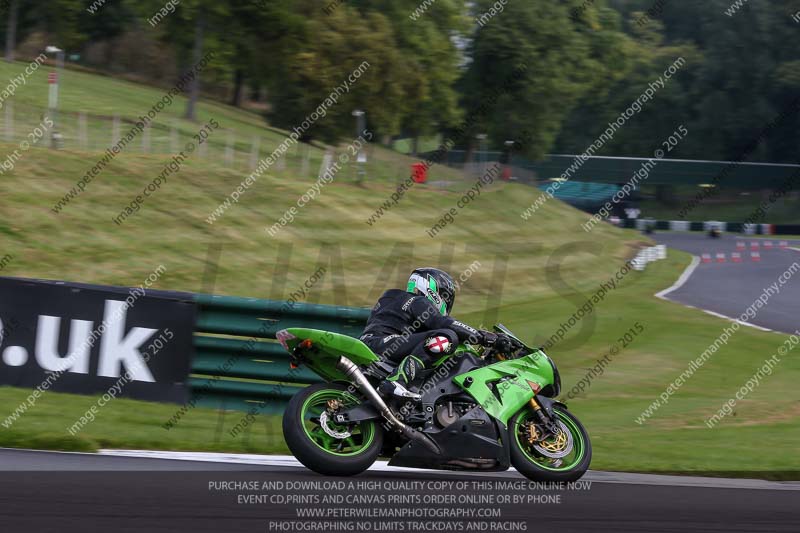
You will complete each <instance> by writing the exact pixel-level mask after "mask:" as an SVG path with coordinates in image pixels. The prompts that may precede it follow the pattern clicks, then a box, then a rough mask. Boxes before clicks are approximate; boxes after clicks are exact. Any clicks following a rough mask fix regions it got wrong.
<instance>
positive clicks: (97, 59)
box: [2, 0, 800, 162]
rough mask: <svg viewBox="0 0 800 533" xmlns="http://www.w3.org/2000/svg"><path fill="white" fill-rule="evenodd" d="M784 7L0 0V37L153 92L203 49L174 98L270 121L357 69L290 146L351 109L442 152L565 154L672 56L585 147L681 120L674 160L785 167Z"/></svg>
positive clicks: (789, 84)
mask: <svg viewBox="0 0 800 533" xmlns="http://www.w3.org/2000/svg"><path fill="white" fill-rule="evenodd" d="M798 8H800V6H798V5H796V3H794V2H792V1H790V0H762V1H759V2H738V3H735V2H733V0H704V1H703V2H687V1H684V0H561V1H553V0H525V1H521V0H474V1H470V0H426V1H425V2H423V1H422V0H323V1H319V0H249V1H248V0H242V1H236V2H216V1H212V0H179V1H178V0H170V1H169V2H165V1H164V0H106V1H104V0H94V1H93V2H89V1H88V0H46V1H45V0H30V1H24V2H21V1H19V0H11V1H9V2H4V3H3V9H4V10H5V13H4V16H6V18H7V19H8V23H7V24H6V25H4V27H3V28H2V31H3V32H4V36H3V42H6V36H7V35H8V33H9V32H10V31H11V30H12V27H13V28H14V32H15V37H14V39H13V41H14V42H15V46H14V48H15V49H16V52H17V58H18V59H19V58H25V57H27V56H29V55H36V53H38V52H37V50H38V51H41V49H42V48H43V47H44V45H46V44H56V45H58V46H60V47H62V48H64V49H66V50H67V55H68V58H70V56H71V61H72V62H75V63H79V64H82V65H83V66H88V67H91V68H98V69H101V70H105V71H111V72H116V73H121V74H125V75H129V76H134V77H136V78H137V79H143V80H146V81H149V82H152V83H159V84H164V85H167V84H169V83H171V82H173V81H174V79H176V78H177V77H178V76H179V75H180V74H181V72H183V71H185V70H186V69H187V68H189V67H191V65H192V63H193V59H194V58H197V57H201V55H202V53H205V52H207V51H210V50H213V51H214V52H215V56H214V60H213V62H212V64H211V66H210V67H209V68H208V69H206V70H205V71H204V72H203V76H202V80H201V83H200V85H199V86H197V87H192V88H191V89H190V90H191V91H193V92H194V94H199V93H200V92H202V93H203V94H206V95H208V96H211V97H216V98H219V99H225V100H227V101H229V102H230V103H231V104H232V105H237V106H238V105H244V104H246V103H256V104H258V105H260V108H261V109H263V110H264V113H265V118H266V119H267V120H268V121H269V122H270V123H271V124H273V125H275V126H279V127H283V128H287V129H291V128H292V127H294V126H297V125H299V124H300V123H302V121H303V120H304V119H305V118H306V117H308V116H309V115H310V114H311V113H312V112H313V111H314V110H315V109H317V108H318V107H319V105H320V104H321V103H322V102H323V101H324V100H325V99H326V97H328V96H329V95H330V94H331V92H332V91H333V90H334V89H335V87H336V86H338V85H340V84H342V83H343V82H344V81H345V80H346V79H347V78H348V75H350V73H351V72H353V70H354V69H356V68H357V67H358V65H362V64H364V62H367V63H368V64H369V68H367V69H366V70H365V72H364V73H363V75H362V76H360V77H359V78H358V80H357V81H354V82H353V83H351V84H350V86H349V88H348V90H347V92H346V94H342V95H341V97H340V98H338V100H337V102H335V104H334V105H332V106H330V107H329V108H328V109H327V110H326V113H325V116H324V117H322V118H319V119H318V120H317V121H316V122H314V124H313V125H312V126H311V127H310V128H309V130H308V131H307V132H306V136H305V137H306V138H308V137H311V138H315V139H320V140H323V141H328V142H332V141H336V140H339V139H343V138H345V139H346V138H349V137H351V136H353V134H354V132H355V130H354V128H355V121H354V119H353V116H352V111H353V110H355V109H362V110H364V111H365V112H366V121H367V125H368V127H369V128H370V130H372V131H373V132H374V133H375V137H374V138H375V139H378V140H383V141H386V140H388V139H390V138H392V137H397V136H404V137H411V138H415V139H416V138H418V137H423V136H430V135H433V134H437V133H442V134H444V135H447V134H448V132H452V131H459V132H461V135H460V136H459V138H457V139H453V142H455V144H456V146H457V147H459V148H465V149H471V148H473V147H474V143H475V135H477V134H479V133H486V134H488V137H489V144H490V146H491V147H492V148H494V149H502V147H503V145H504V142H506V141H508V140H515V141H517V142H518V146H519V147H520V150H521V152H522V153H523V154H524V155H526V156H528V157H532V158H538V157H541V156H542V155H543V154H545V153H548V152H560V153H564V152H570V153H580V152H582V151H583V150H585V149H586V148H587V146H589V145H590V144H591V143H592V142H593V141H594V140H596V139H597V138H598V137H599V136H600V135H601V133H602V132H603V131H604V130H605V129H606V127H607V125H608V123H609V122H610V121H613V120H615V119H616V118H617V117H618V116H619V115H620V113H622V112H623V111H625V110H626V109H627V108H628V107H629V106H630V105H631V103H632V102H634V101H635V100H637V98H638V97H639V96H640V95H641V94H642V93H643V92H644V91H645V90H646V89H647V88H648V87H650V86H652V84H653V83H655V82H656V81H657V80H658V79H659V77H660V76H662V75H663V73H664V71H665V70H666V69H667V68H669V67H670V65H672V64H673V63H674V62H675V61H676V60H678V59H682V60H683V63H682V64H681V66H680V68H679V69H677V71H676V73H675V74H674V76H672V77H671V78H670V79H669V80H668V82H667V83H665V84H664V85H663V87H661V88H659V89H658V91H656V94H655V95H654V96H653V97H652V99H650V100H649V101H648V102H647V103H646V104H645V105H643V106H642V109H641V111H638V112H637V113H636V114H635V115H634V116H632V117H630V119H629V120H627V122H626V124H625V126H624V127H623V128H620V130H619V131H618V132H617V133H616V135H614V137H613V139H611V140H610V141H608V142H607V143H605V145H604V146H603V147H602V149H601V150H600V152H598V153H599V155H626V156H646V155H649V154H651V153H652V151H653V148H654V147H656V146H658V142H659V141H660V140H662V139H663V138H665V137H666V136H668V135H669V134H670V133H671V132H672V131H674V130H675V128H676V127H678V126H679V125H684V126H685V127H686V128H687V129H688V131H689V132H690V134H689V135H688V137H687V138H686V139H684V140H683V141H682V142H681V144H680V146H679V147H678V148H677V150H676V152H674V153H673V154H671V155H673V156H676V157H687V158H702V159H728V160H736V159H740V158H746V159H747V160H751V161H780V162H795V161H796V159H797V156H796V149H797V146H798V143H799V142H800V127H798V126H800V121H799V120H798V113H797V108H798V107H799V106H798V103H797V101H796V99H797V98H798V97H800V46H798V44H800V14H798V13H797V11H798ZM160 10H161V11H162V16H161V17H159V20H158V22H157V23H156V24H152V20H153V17H154V16H156V15H157V14H158V13H159V11H160ZM12 13H13V16H12ZM34 52H35V53H34ZM6 55H7V57H8V50H7V54H6ZM521 67H522V68H521ZM520 72H522V74H521V75H515V77H514V79H513V80H509V76H511V75H512V74H514V73H517V74H519V73H520ZM192 100H194V99H192ZM190 105H193V104H190ZM187 116H189V117H192V116H193V109H192V108H190V109H187ZM754 143H755V144H754ZM753 146H755V148H754V149H752V147H753ZM746 147H749V148H746Z"/></svg>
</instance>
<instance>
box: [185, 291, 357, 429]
mask: <svg viewBox="0 0 800 533" xmlns="http://www.w3.org/2000/svg"><path fill="white" fill-rule="evenodd" d="M196 302H197V326H196V329H195V335H194V348H195V356H194V360H193V362H192V373H191V375H190V378H189V386H190V388H191V394H192V398H193V399H194V400H195V403H196V404H198V405H202V406H204V407H213V408H217V409H223V410H231V409H233V410H242V411H247V410H252V409H255V410H257V411H258V412H259V413H264V414H269V413H280V412H283V409H284V407H285V405H286V403H287V402H288V401H289V399H290V398H291V397H292V396H293V395H294V394H295V393H296V392H297V391H299V390H300V389H301V388H303V387H304V386H307V385H309V384H311V383H317V382H319V381H322V380H321V379H320V378H319V376H317V375H316V374H314V373H313V372H311V371H310V370H308V369H307V368H304V367H300V368H298V369H291V368H290V367H289V354H288V353H287V352H286V351H285V350H284V349H283V347H282V346H281V345H280V344H279V343H278V342H277V341H276V340H275V333H276V332H278V331H279V330H282V329H285V328H289V327H306V328H314V329H322V330H326V331H333V332H336V333H343V334H345V335H350V336H352V337H358V336H359V335H360V334H361V332H362V330H363V329H364V325H365V324H366V321H367V318H368V317H369V309H363V308H354V307H343V306H335V305H319V304H306V303H295V302H291V301H276V300H263V299H257V298H240V297H234V296H215V295H208V294H198V295H197V296H196Z"/></svg>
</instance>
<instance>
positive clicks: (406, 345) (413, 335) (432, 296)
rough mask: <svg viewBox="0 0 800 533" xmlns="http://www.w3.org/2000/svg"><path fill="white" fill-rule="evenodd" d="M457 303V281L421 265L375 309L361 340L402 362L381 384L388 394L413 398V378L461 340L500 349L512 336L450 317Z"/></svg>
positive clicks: (384, 355)
mask: <svg viewBox="0 0 800 533" xmlns="http://www.w3.org/2000/svg"><path fill="white" fill-rule="evenodd" d="M454 302H455V283H454V282H453V278H451V277H450V275H449V274H447V273H446V272H444V271H442V270H439V269H436V268H418V269H416V270H414V272H412V273H411V277H410V278H409V281H408V290H405V291H404V290H401V289H390V290H388V291H386V292H385V293H383V295H382V296H381V297H380V299H379V300H378V303H376V304H375V307H373V308H372V314H371V315H370V317H369V320H368V321H367V326H366V328H365V329H364V333H363V334H362V335H361V340H362V341H363V342H364V343H365V344H366V345H367V346H369V348H370V349H371V350H372V351H373V352H375V353H376V354H378V355H380V356H383V357H384V358H387V359H389V360H391V361H394V362H399V363H400V364H399V365H398V367H397V369H396V370H395V372H394V373H393V374H392V375H390V376H389V377H387V378H386V380H385V381H384V382H383V383H381V385H380V386H379V390H380V391H381V393H383V394H384V395H395V396H400V397H414V396H415V394H414V393H413V392H411V391H409V390H408V386H409V383H411V382H412V381H413V380H414V378H415V376H416V375H417V374H418V373H419V372H420V371H422V370H424V369H425V368H426V367H427V366H429V365H431V364H432V363H433V362H434V361H436V360H438V359H439V358H441V357H444V356H446V355H449V354H451V353H453V351H454V350H455V349H456V347H457V346H458V344H459V343H461V342H468V343H469V344H480V345H483V346H495V347H498V348H502V347H504V346H507V345H508V344H510V340H509V338H508V337H506V336H505V335H502V334H499V335H498V334H495V333H492V332H490V331H482V330H477V329H475V328H473V327H471V326H468V325H467V324H464V323H463V322H459V321H458V320H455V319H454V318H452V317H450V316H448V315H449V313H450V310H451V309H452V308H453V304H454Z"/></svg>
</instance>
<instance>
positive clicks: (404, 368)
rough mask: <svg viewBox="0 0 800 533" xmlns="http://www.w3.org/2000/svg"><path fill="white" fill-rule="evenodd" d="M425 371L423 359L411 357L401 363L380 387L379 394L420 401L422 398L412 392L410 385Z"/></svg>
mask: <svg viewBox="0 0 800 533" xmlns="http://www.w3.org/2000/svg"><path fill="white" fill-rule="evenodd" d="M423 370H425V363H424V362H423V361H422V359H420V358H419V357H415V356H413V355H409V356H407V357H405V358H404V359H403V360H402V361H400V364H399V365H397V368H396V369H395V371H394V372H393V373H392V374H390V375H389V376H387V377H386V379H385V380H383V381H382V382H381V384H380V385H378V392H380V393H381V394H382V395H383V396H384V397H390V396H395V397H398V398H409V399H412V400H417V401H419V400H420V399H421V398H422V396H421V395H419V394H417V393H416V392H412V391H410V390H409V385H410V383H411V382H413V381H414V378H416V377H417V375H418V374H419V373H420V372H422V371H423Z"/></svg>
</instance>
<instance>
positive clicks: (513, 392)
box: [453, 350, 554, 425]
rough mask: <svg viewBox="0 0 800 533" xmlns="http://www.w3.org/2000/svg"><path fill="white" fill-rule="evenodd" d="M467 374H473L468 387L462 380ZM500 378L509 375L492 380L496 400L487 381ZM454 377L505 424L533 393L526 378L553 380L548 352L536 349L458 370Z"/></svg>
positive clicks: (541, 383)
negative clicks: (462, 370)
mask: <svg viewBox="0 0 800 533" xmlns="http://www.w3.org/2000/svg"><path fill="white" fill-rule="evenodd" d="M469 377H471V378H472V384H471V385H470V386H469V387H467V386H465V384H464V382H465V381H466V379H467V378H469ZM503 378H508V379H506V380H505V381H503V382H501V383H496V384H495V387H496V389H497V394H498V396H499V397H500V399H499V400H498V398H497V396H495V393H494V392H493V391H492V389H490V388H489V386H488V384H489V383H492V382H496V381H498V380H500V379H503ZM453 381H454V382H455V383H456V384H457V385H458V386H459V387H461V388H462V389H464V391H466V392H467V393H468V394H469V395H470V396H472V397H473V398H475V400H476V401H477V402H478V403H479V404H480V405H481V406H483V408H484V409H485V410H486V412H487V413H489V414H490V415H492V416H493V417H495V418H497V419H498V420H500V421H501V422H502V423H503V424H506V425H508V420H509V418H511V417H512V416H513V415H514V414H515V413H516V412H517V411H519V410H520V408H521V407H522V406H524V405H525V404H526V403H527V402H528V401H530V399H531V398H532V397H533V391H532V390H531V387H530V385H528V381H531V382H533V383H536V384H538V385H539V386H540V387H541V388H544V387H545V386H547V385H552V384H553V381H554V377H553V368H552V367H551V366H550V362H549V361H548V359H547V356H546V355H545V354H544V352H542V351H541V350H537V351H535V352H533V353H531V354H529V355H526V356H524V357H520V358H518V359H511V360H508V361H500V362H498V363H494V364H492V365H489V366H485V367H482V368H477V369H475V370H472V371H470V372H467V373H465V374H460V375H458V376H456V377H454V378H453Z"/></svg>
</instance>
